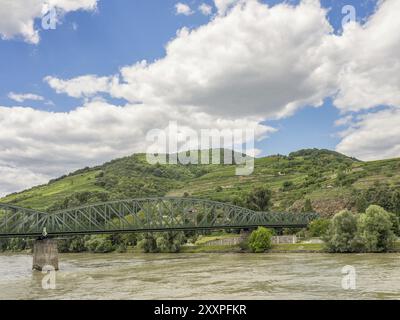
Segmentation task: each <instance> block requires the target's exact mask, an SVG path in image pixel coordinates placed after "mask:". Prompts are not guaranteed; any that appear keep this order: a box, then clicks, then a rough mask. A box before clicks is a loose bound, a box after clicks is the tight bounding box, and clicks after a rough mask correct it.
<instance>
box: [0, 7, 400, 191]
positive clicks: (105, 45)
mask: <svg viewBox="0 0 400 320" xmlns="http://www.w3.org/2000/svg"><path fill="white" fill-rule="evenodd" d="M398 12H400V1H398V0H361V1H360V0H346V1H344V0H286V1H281V0H264V1H257V0H204V1H203V0H180V1H177V0H162V1H161V0H158V1H156V0H146V1H144V0H134V1H132V0H46V1H45V0H0V177H1V178H0V196H1V195H5V194H7V193H10V192H15V191H19V190H23V189H25V188H28V187H31V186H34V185H37V184H41V183H45V182H47V181H48V180H49V179H51V178H54V177H58V176H60V175H62V174H65V173H68V172H71V171H73V170H76V169H79V168H81V167H85V166H91V165H96V164H101V163H103V162H105V161H108V160H111V159H114V158H117V157H121V156H126V155H130V154H132V153H135V152H145V151H146V150H147V148H148V146H149V141H148V140H147V139H146V136H147V134H148V133H149V132H150V131H151V130H154V129H163V130H164V129H167V128H169V127H170V126H171V122H172V123H177V124H178V125H179V126H180V127H181V128H184V130H194V131H196V132H198V131H199V130H202V129H218V130H225V129H229V130H235V129H243V128H252V129H254V132H255V137H256V143H255V147H254V150H252V152H253V153H254V154H255V155H257V156H263V155H270V154H277V153H280V154H288V153H290V152H291V151H295V150H298V149H302V148H328V149H331V150H337V151H338V152H342V153H344V154H346V155H349V156H354V157H357V158H359V159H361V160H377V159H386V158H393V157H400V126H399V125H398V123H399V121H400V108H399V107H400V33H399V32H398V30H400V19H398V16H397V13H398Z"/></svg>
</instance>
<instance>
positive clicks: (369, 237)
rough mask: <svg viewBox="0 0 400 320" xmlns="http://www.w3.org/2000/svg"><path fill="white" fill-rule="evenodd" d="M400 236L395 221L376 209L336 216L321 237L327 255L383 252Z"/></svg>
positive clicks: (379, 208)
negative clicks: (328, 253)
mask: <svg viewBox="0 0 400 320" xmlns="http://www.w3.org/2000/svg"><path fill="white" fill-rule="evenodd" d="M398 232H399V222H398V218H397V217H396V216H395V215H394V214H391V213H389V212H387V211H386V210H385V209H383V208H382V207H380V206H377V205H371V206H369V207H368V208H367V210H366V211H365V213H362V214H358V215H357V214H354V213H352V212H350V211H348V210H344V211H341V212H339V213H337V214H336V215H335V216H334V217H333V218H332V220H331V221H330V224H329V228H328V230H327V232H326V234H325V236H324V240H325V242H326V246H327V249H328V251H330V252H384V251H388V250H390V249H391V248H393V246H394V243H395V241H396V233H398Z"/></svg>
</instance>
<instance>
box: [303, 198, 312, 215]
mask: <svg viewBox="0 0 400 320" xmlns="http://www.w3.org/2000/svg"><path fill="white" fill-rule="evenodd" d="M302 211H303V212H313V211H314V209H313V207H312V204H311V200H310V199H308V198H307V199H306V201H305V202H304V207H303V210H302Z"/></svg>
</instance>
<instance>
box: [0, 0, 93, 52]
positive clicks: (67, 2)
mask: <svg viewBox="0 0 400 320" xmlns="http://www.w3.org/2000/svg"><path fill="white" fill-rule="evenodd" d="M97 1H98V0H46V1H43V0H0V37H1V38H2V39H12V38H15V37H22V38H23V39H24V40H25V41H26V42H29V43H33V44H37V43H38V42H39V39H40V37H39V30H37V29H35V20H36V19H39V18H41V17H42V15H43V13H46V11H47V10H46V8H49V7H52V8H55V9H56V10H57V11H58V12H59V14H65V13H68V12H71V11H76V10H94V9H95V8H96V4H97Z"/></svg>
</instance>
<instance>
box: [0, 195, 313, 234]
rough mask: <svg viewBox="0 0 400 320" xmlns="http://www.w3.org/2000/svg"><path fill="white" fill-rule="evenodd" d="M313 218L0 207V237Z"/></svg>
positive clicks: (186, 206)
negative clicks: (54, 210) (40, 209)
mask: <svg viewBox="0 0 400 320" xmlns="http://www.w3.org/2000/svg"><path fill="white" fill-rule="evenodd" d="M317 217H318V215H317V214H315V213H302V214H291V213H272V212H256V211H252V210H249V209H246V208H242V207H238V206H234V205H230V204H226V203H221V202H216V201H210V200H204V199H193V198H166V197H163V198H142V199H130V200H120V201H111V202H105V203H100V204H91V205H85V206H81V207H77V208H71V209H66V210H61V211H57V212H53V213H44V212H39V211H35V210H30V209H25V208H20V207H16V206H11V205H6V204H0V237H26V236H40V235H41V234H42V233H43V230H44V228H45V229H46V232H47V233H48V235H49V236H59V235H73V234H99V233H123V232H165V231H185V230H207V229H247V228H253V227H257V226H265V227H270V228H302V227H306V226H307V225H308V223H309V222H310V221H311V220H313V219H315V218H317Z"/></svg>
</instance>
